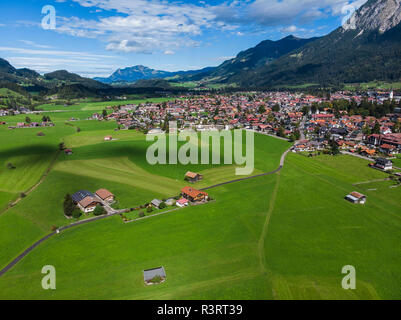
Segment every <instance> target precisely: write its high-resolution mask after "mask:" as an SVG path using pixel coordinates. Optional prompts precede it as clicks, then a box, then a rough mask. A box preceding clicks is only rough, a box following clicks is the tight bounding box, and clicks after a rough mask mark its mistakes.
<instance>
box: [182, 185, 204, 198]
mask: <svg viewBox="0 0 401 320" xmlns="http://www.w3.org/2000/svg"><path fill="white" fill-rule="evenodd" d="M181 192H182V193H183V194H186V195H188V196H190V197H191V198H196V197H198V196H199V195H204V196H207V195H208V194H207V193H206V192H203V191H199V190H196V189H193V188H191V187H185V188H182V189H181Z"/></svg>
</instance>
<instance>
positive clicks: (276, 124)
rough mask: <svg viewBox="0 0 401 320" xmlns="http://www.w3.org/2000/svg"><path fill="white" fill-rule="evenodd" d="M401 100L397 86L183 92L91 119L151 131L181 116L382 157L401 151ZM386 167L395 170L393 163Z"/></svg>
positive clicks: (211, 127) (187, 125) (189, 122)
mask: <svg viewBox="0 0 401 320" xmlns="http://www.w3.org/2000/svg"><path fill="white" fill-rule="evenodd" d="M400 101H401V96H399V95H398V96H397V95H394V93H393V91H390V92H365V93H360V94H355V93H350V92H336V93H334V94H331V95H329V96H325V97H318V96H314V95H307V94H303V93H289V92H265V93H242V94H240V93H237V94H232V95H204V96H183V97H181V98H180V99H176V100H175V101H170V102H164V103H145V104H139V105H124V106H119V107H107V108H106V110H105V111H104V112H103V114H98V113H96V114H93V116H92V117H91V119H92V120H98V121H110V120H115V121H116V122H117V124H118V129H116V130H124V129H125V130H139V131H142V132H144V133H151V134H159V133H163V132H166V131H168V130H169V127H168V124H169V122H170V121H176V122H177V126H178V130H180V131H182V130H186V129H193V130H196V131H197V132H202V131H217V130H232V129H245V130H252V131H255V132H258V133H261V134H267V135H274V136H278V137H281V138H286V139H288V140H290V141H291V142H296V144H295V146H294V149H293V150H294V151H295V152H309V153H312V154H313V153H314V152H325V151H327V150H328V151H329V152H331V150H332V149H333V143H335V144H336V146H335V147H334V148H336V149H337V148H338V149H339V151H340V152H348V153H351V154H357V155H361V156H365V157H368V158H371V159H377V158H391V157H393V156H395V155H397V154H399V153H401V103H400ZM362 106H366V107H369V108H370V110H369V109H366V108H362ZM372 108H376V109H374V110H373V109H372ZM359 113H360V114H359ZM370 114H375V115H376V116H374V115H370ZM109 139H112V138H111V137H110V138H109ZM380 162H383V160H380ZM379 166H380V164H379ZM385 167H386V170H389V165H388V164H387V165H385Z"/></svg>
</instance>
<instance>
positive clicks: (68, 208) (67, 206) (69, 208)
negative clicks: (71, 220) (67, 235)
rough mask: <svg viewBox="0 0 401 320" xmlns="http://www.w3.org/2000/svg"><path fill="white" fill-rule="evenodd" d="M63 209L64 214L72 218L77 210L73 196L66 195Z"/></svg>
mask: <svg viewBox="0 0 401 320" xmlns="http://www.w3.org/2000/svg"><path fill="white" fill-rule="evenodd" d="M63 208H64V214H65V215H66V216H67V217H71V216H72V214H73V212H74V210H75V208H76V206H75V203H74V201H73V200H72V197H71V195H70V194H69V193H68V194H66V195H65V197H64V203H63Z"/></svg>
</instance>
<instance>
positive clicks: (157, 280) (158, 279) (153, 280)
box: [150, 276, 163, 283]
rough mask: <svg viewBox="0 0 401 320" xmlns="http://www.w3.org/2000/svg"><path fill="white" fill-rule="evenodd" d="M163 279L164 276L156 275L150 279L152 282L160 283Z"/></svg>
mask: <svg viewBox="0 0 401 320" xmlns="http://www.w3.org/2000/svg"><path fill="white" fill-rule="evenodd" d="M162 281H163V278H162V277H160V276H156V277H154V278H153V279H152V280H150V282H151V283H160V282H162Z"/></svg>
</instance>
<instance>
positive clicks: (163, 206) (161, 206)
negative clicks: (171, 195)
mask: <svg viewBox="0 0 401 320" xmlns="http://www.w3.org/2000/svg"><path fill="white" fill-rule="evenodd" d="M166 207H167V205H166V203H165V202H162V203H161V204H160V206H159V209H165V208H166Z"/></svg>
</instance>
